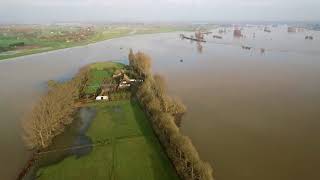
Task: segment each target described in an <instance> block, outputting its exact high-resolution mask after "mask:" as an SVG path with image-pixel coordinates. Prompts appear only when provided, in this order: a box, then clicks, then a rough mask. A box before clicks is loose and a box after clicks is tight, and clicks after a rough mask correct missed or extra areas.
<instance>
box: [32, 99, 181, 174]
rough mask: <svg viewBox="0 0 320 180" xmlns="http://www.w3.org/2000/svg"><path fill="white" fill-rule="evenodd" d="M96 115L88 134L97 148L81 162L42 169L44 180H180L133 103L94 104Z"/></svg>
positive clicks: (69, 160) (73, 159) (68, 160)
mask: <svg viewBox="0 0 320 180" xmlns="http://www.w3.org/2000/svg"><path fill="white" fill-rule="evenodd" d="M89 106H92V107H94V108H96V109H97V115H96V117H95V119H94V120H93V122H92V124H91V126H90V128H89V129H88V131H87V133H86V134H87V136H89V137H90V138H91V139H92V141H93V143H95V142H99V141H101V140H106V139H108V140H109V142H110V143H109V144H107V145H103V146H95V147H93V150H92V151H91V152H90V153H89V154H87V155H85V156H82V157H80V158H76V157H74V156H72V157H68V158H66V159H64V160H63V161H61V162H59V163H57V164H54V165H51V166H48V167H44V168H42V169H40V170H39V171H38V175H39V179H42V180H47V179H49V180H69V179H70V180H73V179H77V180H78V179H79V180H82V179H83V180H88V179H94V180H100V179H103V180H105V179H107V180H109V179H110V180H167V179H178V177H177V175H176V173H175V171H174V168H173V166H172V165H171V164H170V161H169V159H168V158H167V156H166V154H165V152H164V150H163V149H162V147H161V146H160V144H159V142H158V140H157V138H156V136H155V135H154V133H153V131H152V128H151V125H150V123H149V121H148V120H147V118H146V116H145V114H144V113H143V111H142V110H141V109H140V107H139V106H138V104H137V103H136V102H134V101H129V100H126V101H115V102H107V103H97V104H91V105H89Z"/></svg>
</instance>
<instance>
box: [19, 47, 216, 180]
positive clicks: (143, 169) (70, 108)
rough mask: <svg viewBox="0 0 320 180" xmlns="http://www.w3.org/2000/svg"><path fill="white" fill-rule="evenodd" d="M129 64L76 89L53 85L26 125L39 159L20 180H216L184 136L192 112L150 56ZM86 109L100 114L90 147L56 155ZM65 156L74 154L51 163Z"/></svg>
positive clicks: (91, 71)
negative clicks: (155, 71)
mask: <svg viewBox="0 0 320 180" xmlns="http://www.w3.org/2000/svg"><path fill="white" fill-rule="evenodd" d="M128 59H129V63H128V65H125V64H121V63H116V62H98V63H93V64H89V65H87V66H85V67H83V68H82V69H81V70H80V71H79V73H78V74H76V75H75V77H74V78H73V79H71V80H69V81H66V82H56V81H49V82H48V87H49V88H48V93H47V94H46V95H45V96H43V97H42V98H41V99H40V100H39V103H38V104H36V105H35V106H34V108H33V110H32V112H30V114H29V116H27V117H26V119H25V120H24V124H23V128H24V130H25V133H24V139H25V141H26V144H27V146H28V147H29V148H30V149H31V150H33V151H34V154H33V156H32V158H31V159H30V161H28V163H27V166H26V167H25V168H24V169H23V170H22V173H20V174H19V178H18V179H23V178H24V177H26V176H29V177H30V176H31V177H32V178H37V179H52V180H55V179H57V180H58V179H97V180H99V179H137V180H138V179H146V180H150V179H195V180H197V179H199V180H200V179H201V180H202V179H203V180H210V179H213V173H212V168H211V166H210V165H209V164H208V163H206V162H204V161H202V160H201V159H200V157H199V154H198V152H197V150H196V148H195V147H194V146H193V144H192V142H191V140H190V139H189V138H188V137H186V136H184V135H183V134H182V133H181V132H180V130H179V123H180V121H181V116H182V115H183V114H184V113H185V112H186V110H187V109H186V107H185V105H184V104H183V103H182V102H181V101H180V100H179V99H178V98H173V97H171V96H169V95H168V93H167V85H166V81H165V79H164V78H163V77H162V76H161V75H159V74H155V75H153V74H152V72H151V61H152V60H151V57H150V56H148V55H147V54H145V53H142V52H137V53H134V52H133V51H132V50H130V53H129V55H128ZM83 108H89V109H91V110H93V112H94V115H93V116H91V117H90V121H89V123H88V126H87V128H85V130H84V133H83V134H82V135H83V136H85V137H86V138H87V139H89V141H87V142H85V143H80V144H75V143H74V142H72V141H71V142H70V144H69V146H66V147H63V148H61V147H60V148H50V147H52V146H53V147H54V145H55V144H56V142H55V141H56V139H57V138H59V136H61V135H63V134H64V133H66V132H68V131H69V129H70V128H68V127H70V126H72V124H74V122H75V121H77V118H75V117H76V114H79V112H81V109H83ZM81 149H84V150H85V152H84V153H82V154H80V155H79V154H77V153H75V151H77V150H81ZM61 152H68V153H67V155H64V157H63V158H61V159H59V160H57V159H56V160H54V161H52V160H51V161H50V160H49V159H50V158H52V157H54V156H55V155H56V154H59V153H61ZM45 162H51V163H45ZM52 162H53V163H52Z"/></svg>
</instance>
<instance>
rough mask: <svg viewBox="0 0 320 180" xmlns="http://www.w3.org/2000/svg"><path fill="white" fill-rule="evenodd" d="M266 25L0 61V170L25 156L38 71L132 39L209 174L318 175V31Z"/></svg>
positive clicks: (10, 170)
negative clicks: (165, 86) (173, 100)
mask: <svg viewBox="0 0 320 180" xmlns="http://www.w3.org/2000/svg"><path fill="white" fill-rule="evenodd" d="M270 30H271V32H265V31H264V30H263V28H260V27H250V28H249V27H245V28H244V29H242V34H243V37H241V38H234V37H233V29H231V28H226V32H225V33H219V32H218V31H219V29H215V30H213V33H212V34H209V35H207V36H205V39H206V40H207V42H206V43H202V44H198V43H196V42H190V41H189V40H181V39H180V38H179V34H180V33H164V34H156V35H140V36H133V37H125V38H119V39H113V40H109V41H104V42H100V43H96V44H91V45H88V46H83V47H76V48H71V49H63V50H58V51H53V52H48V53H42V54H35V55H30V56H24V57H20V58H16V59H14V60H8V61H2V62H0V82H1V86H0V114H1V121H0V127H1V131H0V133H1V134H0V141H1V155H0V159H2V161H1V163H0V175H1V177H3V178H4V179H14V177H16V175H17V173H18V171H19V168H21V167H22V166H23V164H24V162H25V161H26V159H27V156H28V151H26V149H25V148H24V145H23V142H22V140H21V137H20V136H21V132H22V131H21V128H20V119H21V117H23V114H24V113H25V112H27V111H28V110H30V108H31V106H32V104H33V103H35V102H36V100H37V98H38V97H39V95H41V94H42V93H44V92H45V90H46V81H48V80H50V79H55V80H64V79H68V78H70V77H71V76H72V75H73V74H74V73H75V72H76V71H77V69H78V68H79V67H81V66H83V65H85V64H88V63H90V62H96V61H106V60H119V61H121V62H126V59H127V54H128V51H129V48H133V49H134V50H141V51H144V52H146V53H148V54H150V56H152V57H153V60H154V62H153V67H154V72H159V73H161V74H164V75H165V76H166V77H167V78H168V82H169V90H170V93H171V94H173V95H176V96H178V97H180V98H181V99H182V100H183V101H184V102H185V104H186V105H187V107H188V113H187V114H186V116H185V117H184V119H183V122H182V131H183V132H184V133H185V134H186V135H188V136H190V137H191V139H192V140H193V143H194V144H195V145H196V147H197V149H198V151H199V152H200V155H201V157H202V158H203V159H205V160H207V161H209V162H210V163H211V164H212V165H213V167H214V170H215V175H216V179H218V180H230V179H238V180H257V179H259V180H269V179H272V180H300V179H320V175H319V174H318V173H317V170H318V169H319V168H320V153H319V152H320V142H319V137H320V131H319V130H320V121H319V119H320V111H319V107H320V91H319V90H320V78H319V77H320V61H319V57H320V33H319V32H315V31H304V32H298V33H288V32H287V27H282V26H281V27H276V28H270ZM185 34H186V35H191V33H185ZM213 35H219V36H222V39H214V38H213ZM307 35H312V36H313V37H314V39H313V40H306V39H305V36H307ZM243 47H250V49H249V50H247V49H245V48H243ZM261 49H264V51H262V50H261ZM8 162H10V163H8Z"/></svg>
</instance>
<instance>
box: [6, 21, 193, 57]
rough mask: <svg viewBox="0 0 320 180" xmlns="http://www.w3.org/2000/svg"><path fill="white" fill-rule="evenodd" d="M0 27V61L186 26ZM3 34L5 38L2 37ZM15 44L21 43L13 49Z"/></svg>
mask: <svg viewBox="0 0 320 180" xmlns="http://www.w3.org/2000/svg"><path fill="white" fill-rule="evenodd" d="M1 30H2V29H1V28H0V60H4V59H9V58H14V57H19V56H25V55H30V54H35V53H41V52H47V51H52V50H58V49H64V48H70V47H75V46H82V45H87V44H90V43H95V42H99V41H103V40H108V39H113V38H120V37H125V36H132V35H138V34H152V33H164V32H174V31H181V30H188V28H186V27H171V26H146V27H144V26H137V27H135V26H132V27H131V26H111V27H105V26H101V27H100V26H97V27H89V30H88V31H87V29H86V28H78V27H77V28H75V27H59V28H57V27H37V28H35V27H32V28H30V29H27V30H28V31H27V32H25V31H26V28H24V29H23V30H22V32H20V31H19V29H8V30H6V31H5V32H2V31H3V30H2V31H1ZM13 32H14V33H13ZM4 34H5V35H4ZM16 43H23V45H22V46H19V47H16V46H15V44H16Z"/></svg>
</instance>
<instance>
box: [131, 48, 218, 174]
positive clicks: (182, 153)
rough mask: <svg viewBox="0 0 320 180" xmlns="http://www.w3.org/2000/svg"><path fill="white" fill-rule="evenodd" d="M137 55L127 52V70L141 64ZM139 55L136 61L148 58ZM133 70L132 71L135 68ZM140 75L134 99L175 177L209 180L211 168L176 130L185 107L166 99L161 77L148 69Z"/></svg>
mask: <svg viewBox="0 0 320 180" xmlns="http://www.w3.org/2000/svg"><path fill="white" fill-rule="evenodd" d="M137 54H138V53H137ZM137 54H133V52H132V51H131V52H130V54H129V59H130V58H131V60H130V61H129V63H130V65H131V66H134V65H135V64H138V63H137V61H140V60H141V59H140V58H136V55H137ZM139 54H140V55H139V57H148V56H147V55H145V54H143V53H141V52H139ZM148 59H149V57H148ZM147 64H151V63H147ZM134 69H135V70H136V67H134ZM144 72H146V73H145V74H144V75H145V79H144V82H143V83H142V84H141V86H139V88H138V91H137V93H136V96H137V98H138V99H139V101H140V104H141V105H142V106H143V107H144V109H145V110H146V113H147V114H148V115H149V116H150V119H151V122H152V126H153V129H154V131H155V133H156V134H157V136H158V139H159V140H160V142H161V143H162V145H163V146H164V147H165V149H166V152H167V154H168V157H169V158H170V159H171V161H172V163H173V164H174V166H175V168H176V171H177V173H178V174H179V176H180V177H181V178H182V179H192V180H212V179H213V172H212V167H211V166H210V164H208V163H206V162H204V161H202V160H201V159H200V157H199V154H198V152H197V150H196V149H195V147H194V146H193V144H192V142H191V140H190V139H189V138H188V137H186V136H184V135H183V134H182V133H181V132H180V130H179V128H178V126H177V117H178V115H179V114H183V113H185V112H186V107H185V105H184V104H183V103H182V102H181V101H180V100H179V99H177V98H172V97H170V96H168V95H167V84H166V81H165V79H164V78H163V77H162V76H160V75H154V76H152V75H151V73H150V67H149V69H145V70H144Z"/></svg>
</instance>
